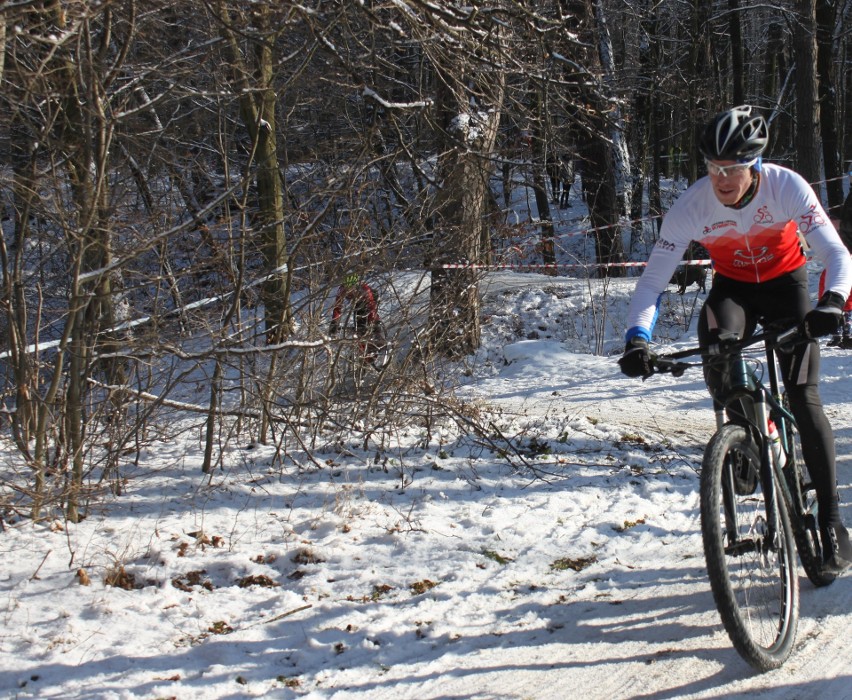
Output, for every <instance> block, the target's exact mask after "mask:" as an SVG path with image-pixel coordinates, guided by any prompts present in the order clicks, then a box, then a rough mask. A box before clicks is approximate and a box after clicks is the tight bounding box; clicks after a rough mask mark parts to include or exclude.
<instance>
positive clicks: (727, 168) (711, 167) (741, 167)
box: [704, 158, 760, 177]
mask: <svg viewBox="0 0 852 700" xmlns="http://www.w3.org/2000/svg"><path fill="white" fill-rule="evenodd" d="M759 160H760V158H755V159H753V160H750V161H748V162H747V163H737V164H735V165H716V164H715V163H711V162H710V161H709V160H705V161H704V164H705V165H706V166H707V173H708V174H710V175H713V176H716V175H718V176H719V177H727V176H728V175H739V174H740V173H744V172H745V171H746V170H748V169H749V168H751V167H753V166H755V165H757V162H758V161H759Z"/></svg>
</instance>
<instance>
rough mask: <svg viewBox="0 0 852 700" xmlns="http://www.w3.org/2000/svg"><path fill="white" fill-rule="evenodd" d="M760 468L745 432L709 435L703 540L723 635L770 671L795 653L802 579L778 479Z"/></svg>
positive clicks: (728, 429) (729, 428)
mask: <svg viewBox="0 0 852 700" xmlns="http://www.w3.org/2000/svg"><path fill="white" fill-rule="evenodd" d="M760 465H761V456H760V447H759V445H757V444H756V443H755V441H754V439H752V437H751V435H750V434H749V433H748V432H747V431H746V430H745V429H744V428H743V427H741V426H738V425H732V424H728V425H725V426H723V427H722V428H721V429H720V430H719V431H718V432H717V433H716V434H715V435H714V436H713V437H712V439H711V440H710V443H709V444H708V445H707V449H706V450H705V452H704V461H703V463H702V467H701V534H702V537H703V540H704V556H705V559H706V562H707V574H708V576H709V578H710V587H711V589H712V591H713V599H714V600H715V602H716V607H717V609H718V610H719V614H720V616H721V618H722V622H723V624H724V626H725V630H726V631H727V633H728V636H729V637H730V639H731V642H732V643H733V645H734V647H735V648H736V650H737V651H738V652H739V653H740V655H741V656H742V657H743V658H744V659H745V660H746V661H748V663H749V664H751V665H752V666H753V667H754V668H755V669H757V670H758V671H768V670H770V669H773V668H778V667H779V666H781V664H783V663H784V661H785V660H786V659H787V657H788V656H789V655H790V652H791V651H792V648H793V641H794V639H795V636H796V627H797V625H798V621H799V580H798V576H797V573H796V558H795V550H794V546H793V535H792V532H791V528H790V521H789V518H788V516H787V509H786V506H785V505H784V502H783V500H782V497H781V494H780V493H779V492H778V489H777V488H776V486H775V483H774V480H773V479H771V478H770V479H768V483H766V484H764V483H762V482H763V481H764V479H762V478H761V475H760V473H761V469H760ZM769 489H772V493H773V494H774V497H773V498H770V499H767V497H766V496H767V491H768V490H769Z"/></svg>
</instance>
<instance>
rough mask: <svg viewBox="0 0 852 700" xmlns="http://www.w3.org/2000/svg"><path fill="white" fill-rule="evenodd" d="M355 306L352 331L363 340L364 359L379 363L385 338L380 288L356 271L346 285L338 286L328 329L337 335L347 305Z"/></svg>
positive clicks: (347, 277)
mask: <svg viewBox="0 0 852 700" xmlns="http://www.w3.org/2000/svg"><path fill="white" fill-rule="evenodd" d="M347 303H349V304H350V305H351V315H352V330H353V331H354V332H355V335H356V337H357V338H358V339H359V340H360V341H361V342H360V343H359V344H360V347H361V351H362V352H363V353H364V360H365V361H366V362H367V363H368V364H371V365H373V366H375V363H376V358H377V357H378V355H379V352H380V350H381V349H382V348H383V347H384V337H383V334H382V327H381V323H380V320H379V301H378V295H377V294H376V291H375V290H374V289H373V288H372V287H371V286H370V285H369V284H367V283H366V282H364V281H362V280H361V278H360V277H359V276H358V275H357V274H355V273H352V274H348V275H346V277H345V278H344V280H343V284H341V285H340V287H338V289H337V295H336V297H335V299H334V308H333V309H332V312H331V325H330V326H329V329H328V332H329V334H330V335H337V332H338V331H339V330H340V319H341V317H342V316H343V307H344V306H345V305H346V304H347Z"/></svg>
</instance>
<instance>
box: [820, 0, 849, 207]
mask: <svg viewBox="0 0 852 700" xmlns="http://www.w3.org/2000/svg"><path fill="white" fill-rule="evenodd" d="M836 17H837V6H836V3H835V1H834V0H816V23H817V74H818V76H819V85H818V88H817V89H818V93H817V94H818V97H819V106H820V110H819V113H820V120H819V125H820V133H821V134H822V162H823V165H824V167H825V180H826V183H825V187H826V191H827V193H828V207H829V209H834V208H836V207H839V206H840V205H841V204H842V203H843V182H842V180H841V177H840V175H841V172H842V171H841V164H840V137H839V135H838V133H837V124H838V122H837V89H836V85H835V80H834V77H835V71H834V59H835V49H834V31H835V26H836Z"/></svg>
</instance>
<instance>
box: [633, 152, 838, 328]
mask: <svg viewBox="0 0 852 700" xmlns="http://www.w3.org/2000/svg"><path fill="white" fill-rule="evenodd" d="M800 235H801V236H802V239H803V240H804V241H805V244H806V245H807V246H808V248H810V250H811V251H812V252H813V255H814V257H815V258H816V259H817V260H819V261H820V262H821V263H822V264H823V266H824V267H825V269H826V282H825V289H826V291H831V292H836V293H837V294H840V295H841V296H842V297H843V298H844V299H846V298H847V297H848V296H849V291H850V288H852V258H850V255H849V251H847V250H846V247H845V246H844V245H843V242H842V241H841V240H840V236H839V235H838V234H837V230H836V229H835V228H834V225H833V224H832V223H831V220H830V219H829V218H828V216H827V215H826V213H825V210H824V209H823V207H822V205H821V204H820V202H819V199H817V196H816V193H815V192H814V190H813V188H812V187H811V186H810V185H809V184H808V183H807V181H806V180H805V179H804V178H803V177H802V176H801V175H799V174H798V173H795V172H793V171H792V170H789V169H788V168H784V167H781V166H779V165H771V164H764V165H763V166H762V168H761V172H760V185H759V187H758V189H757V192H756V193H755V195H754V198H753V199H752V200H751V202H749V203H748V204H747V205H746V206H744V207H743V208H742V209H733V208H731V207H727V206H725V205H724V204H722V203H721V202H720V201H719V200H718V198H717V197H716V195H715V194H714V192H713V187H712V185H711V183H710V179H709V178H708V177H703V178H701V179H700V180H698V181H697V182H695V183H694V184H693V185H692V186H691V187H689V188H688V189H687V190H686V191H685V192H684V193H683V194H682V195H681V196H680V197H679V198H678V199H677V201H676V202H675V203H674V205H673V206H672V208H671V209H670V210H669V212H668V213H667V214H666V216H665V217H664V219H663V225H662V228H661V230H660V238H659V240H658V241H657V243H656V245H655V246H654V249H653V250H652V251H651V255H650V257H649V258H648V264H647V266H646V268H645V271H644V273H643V274H642V276H641V277H640V278H639V281H638V282H637V283H636V291H635V292H634V295H633V297H632V299H631V301H630V308H629V310H628V313H627V339H628V340H629V339H630V338H633V337H636V336H640V337H643V338H645V339H646V340H650V339H651V333H652V331H653V330H654V323H655V322H656V318H657V308H658V305H659V300H660V295H661V294H662V293H663V292H664V291H665V289H666V287H667V286H668V284H669V280H670V279H671V277H672V274H673V273H674V271H675V268H676V267H677V265H678V263H680V262H681V261H682V258H683V254H684V252H685V251H686V248H687V246H688V245H689V243H690V241H697V242H698V243H700V244H701V245H703V246H704V247H705V248H706V249H707V251H708V252H709V254H710V259H711V260H712V263H713V268H714V270H715V271H716V272H717V273H719V274H722V275H724V276H725V277H729V278H731V279H735V280H739V281H742V282H752V283H759V282H766V281H768V280H771V279H774V278H776V277H780V276H781V275H783V274H786V273H788V272H791V271H793V270H795V269H797V268H799V267H801V266H802V265H804V264H805V262H806V257H805V252H804V250H803V248H802V239H800V238H799V236H800Z"/></svg>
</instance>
